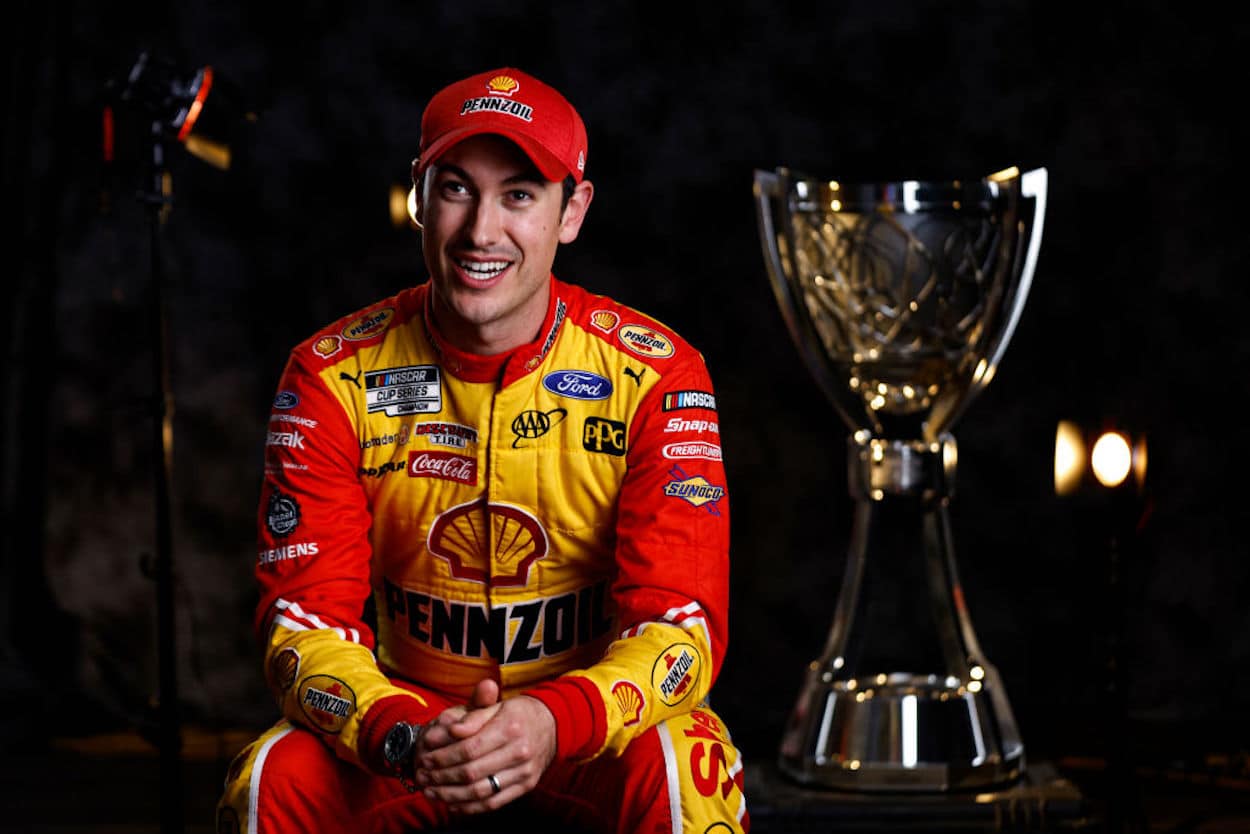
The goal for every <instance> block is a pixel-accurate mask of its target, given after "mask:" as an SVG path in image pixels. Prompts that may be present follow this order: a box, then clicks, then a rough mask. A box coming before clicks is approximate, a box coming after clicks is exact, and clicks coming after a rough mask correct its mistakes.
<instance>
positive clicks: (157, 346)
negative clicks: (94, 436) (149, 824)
mask: <svg viewBox="0 0 1250 834" xmlns="http://www.w3.org/2000/svg"><path fill="white" fill-rule="evenodd" d="M150 140H151V166H152V167H151V172H150V174H151V180H150V186H151V189H150V190H149V191H145V192H141V193H140V195H139V199H140V200H142V201H143V202H144V203H145V204H146V206H147V210H148V219H149V228H150V255H151V269H152V276H151V277H152V309H151V314H152V322H151V326H152V333H153V340H154V341H153V367H152V369H153V382H154V389H153V396H152V418H153V428H154V434H153V440H154V441H155V442H154V445H153V453H154V458H153V460H154V461H155V462H156V466H155V469H156V483H155V499H156V563H155V566H154V572H155V574H156V576H155V579H156V601H157V611H156V639H157V662H158V669H159V673H158V675H159V678H158V689H157V692H158V696H157V697H158V701H157V709H158V713H157V715H158V721H159V723H158V734H157V739H158V747H159V749H160V765H161V767H160V792H161V796H160V803H161V831H162V832H165V834H181V832H182V827H183V818H182V808H183V794H182V716H181V710H180V709H179V701H178V651H177V621H176V619H175V617H174V560H173V535H172V524H171V522H170V498H169V484H170V480H171V477H172V474H173V446H174V444H173V436H174V435H173V412H174V398H173V392H172V389H171V388H170V384H169V327H168V322H167V316H166V313H165V298H164V284H165V275H164V268H163V264H162V262H161V229H162V227H163V226H164V224H165V221H166V219H167V218H168V216H169V212H170V210H171V208H172V206H173V194H172V189H171V188H170V187H169V171H168V169H167V168H166V165H165V139H164V126H163V125H162V124H161V123H160V122H153V123H152V129H151V134H150Z"/></svg>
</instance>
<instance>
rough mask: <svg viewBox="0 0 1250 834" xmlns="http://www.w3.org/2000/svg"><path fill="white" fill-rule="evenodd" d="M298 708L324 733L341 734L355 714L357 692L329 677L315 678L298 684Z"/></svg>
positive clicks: (309, 678)
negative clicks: (344, 726) (348, 720)
mask: <svg viewBox="0 0 1250 834" xmlns="http://www.w3.org/2000/svg"><path fill="white" fill-rule="evenodd" d="M298 697H299V708H300V710H302V711H303V713H304V715H305V716H306V717H307V718H308V720H309V721H310V722H311V723H312V725H313V726H314V727H316V728H317V729H318V730H321V732H323V733H331V734H334V733H338V732H340V731H341V730H342V729H343V725H344V724H346V723H347V719H349V718H351V717H352V714H353V713H355V712H356V693H355V692H353V691H352V688H351V687H350V686H348V685H347V684H345V683H343V681H341V680H339V679H338V678H336V677H332V676H330V675H313V676H312V677H308V678H304V680H302V681H300V684H299V692H298Z"/></svg>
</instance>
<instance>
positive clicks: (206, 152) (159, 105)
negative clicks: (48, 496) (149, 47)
mask: <svg viewBox="0 0 1250 834" xmlns="http://www.w3.org/2000/svg"><path fill="white" fill-rule="evenodd" d="M213 85H214V80H213V71H212V68H211V67H203V68H201V69H199V70H196V71H195V72H193V73H183V72H180V71H179V70H178V68H177V67H175V66H174V65H172V64H170V63H169V62H163V61H160V60H156V59H154V58H152V57H151V56H150V55H149V54H148V53H147V52H143V53H141V54H140V55H139V58H138V60H137V61H136V62H135V64H134V66H133V67H132V69H131V70H130V73H129V75H128V77H127V79H126V83H125V86H124V88H123V89H122V91H121V94H120V96H119V101H120V103H121V104H123V105H127V106H130V107H133V108H135V109H137V110H138V112H139V114H140V115H141V116H142V117H144V118H147V119H149V120H150V121H149V129H148V133H147V139H148V143H149V157H148V160H149V171H148V177H149V179H148V187H147V188H145V189H141V190H140V192H139V195H138V196H139V200H140V201H141V202H142V203H143V204H144V205H145V207H146V209H147V215H148V223H149V235H150V244H149V246H150V248H149V252H150V258H151V279H152V300H151V311H150V312H151V327H152V339H153V344H152V353H153V388H154V390H153V396H152V418H153V420H152V422H153V438H152V439H153V455H154V458H153V460H154V463H155V466H154V468H155V485H154V495H155V503H156V558H155V563H154V564H153V565H152V569H151V571H150V575H151V576H152V578H154V579H155V582H156V597H157V663H158V669H159V671H158V694H157V699H158V703H157V707H158V712H157V721H158V727H157V746H158V748H159V751H160V777H159V786H160V824H161V831H162V832H163V834H181V832H182V831H183V823H184V820H183V801H184V796H183V784H182V715H181V709H180V700H179V695H178V651H177V620H176V617H175V605H174V600H175V588H176V584H175V579H176V578H175V573H174V558H173V534H172V530H173V525H172V522H171V509H170V483H171V481H172V476H173V415H174V397H173V392H172V387H171V385H170V374H169V370H170V362H169V326H168V320H167V318H168V317H167V315H166V309H165V274H164V263H163V260H162V252H161V238H162V231H163V227H164V225H165V223H166V222H167V221H168V219H169V215H170V212H171V211H172V208H173V189H172V186H171V176H170V171H169V167H168V160H167V156H166V150H167V148H166V143H167V142H168V141H169V140H170V139H174V140H176V142H177V143H178V144H180V145H182V146H183V147H185V148H186V149H187V151H188V152H190V153H191V154H193V155H195V156H197V157H199V158H200V159H202V160H204V161H205V162H207V163H209V164H210V165H213V166H214V167H217V168H221V169H225V168H228V167H229V165H230V150H229V146H228V145H227V144H226V143H225V142H223V141H221V140H220V139H218V138H215V137H214V136H213V134H212V133H211V132H205V129H204V128H205V126H206V125H207V126H208V128H209V131H212V130H213V122H216V127H217V129H218V130H221V129H222V128H224V127H225V126H227V124H228V122H227V121H226V119H227V118H228V116H226V115H224V114H226V112H227V108H226V107H216V108H215V109H214V110H210V111H207V112H210V113H212V114H213V115H214V116H215V117H217V118H215V119H213V120H205V119H204V118H203V114H204V113H205V112H206V111H205V102H206V101H207V99H208V96H209V93H210V91H211V90H212V89H213ZM230 115H231V116H241V117H246V118H254V116H252V115H251V114H246V116H245V114H243V113H232V114H230Z"/></svg>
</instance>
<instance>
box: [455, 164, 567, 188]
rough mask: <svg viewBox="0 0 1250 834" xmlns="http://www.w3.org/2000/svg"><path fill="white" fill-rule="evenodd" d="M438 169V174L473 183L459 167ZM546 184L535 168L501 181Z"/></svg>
mask: <svg viewBox="0 0 1250 834" xmlns="http://www.w3.org/2000/svg"><path fill="white" fill-rule="evenodd" d="M438 169H439V171H440V172H444V171H445V172H447V173H448V174H451V175H452V176H454V177H459V178H460V179H462V180H468V181H469V182H472V181H473V178H472V177H470V176H469V174H468V172H467V171H465V170H464V169H463V168H461V167H460V166H459V165H452V164H449V163H444V164H440V165H439V166H438ZM546 183H547V178H546V177H544V176H543V175H542V173H540V172H539V170H538V169H537V168H530V169H528V170H524V171H521V173H519V174H513V175H512V176H510V177H508V178H507V179H505V180H504V181H503V184H504V185H545V184H546Z"/></svg>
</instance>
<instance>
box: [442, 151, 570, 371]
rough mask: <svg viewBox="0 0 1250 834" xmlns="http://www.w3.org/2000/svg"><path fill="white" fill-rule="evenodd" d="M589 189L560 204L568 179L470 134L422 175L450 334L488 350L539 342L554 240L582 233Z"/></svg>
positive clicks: (465, 346) (466, 346)
mask: <svg viewBox="0 0 1250 834" xmlns="http://www.w3.org/2000/svg"><path fill="white" fill-rule="evenodd" d="M592 194H593V188H592V187H591V185H590V183H589V182H585V181H584V182H582V183H580V184H579V185H578V187H577V189H575V190H574V193H573V196H572V197H571V198H570V199H569V203H568V205H567V207H565V208H564V209H563V210H562V209H561V205H562V203H563V189H562V186H561V184H560V183H555V182H550V181H548V180H546V179H544V178H543V176H542V175H541V174H540V173H539V172H538V170H537V169H536V168H535V167H534V165H533V163H532V162H530V160H529V158H528V157H527V156H526V155H525V154H524V153H523V152H522V151H521V149H520V148H518V147H517V146H516V145H515V144H513V143H512V142H509V141H508V140H506V139H504V138H502V137H499V136H493V135H482V136H473V137H470V138H468V139H466V140H464V141H463V142H461V143H459V144H458V145H455V146H454V147H452V148H451V149H450V150H448V151H447V152H446V153H445V154H443V156H442V157H440V158H439V159H438V161H437V162H436V163H434V164H433V165H432V166H431V167H430V170H429V171H428V172H427V173H426V175H425V177H424V181H423V183H422V189H421V195H422V199H421V201H420V205H419V207H418V210H419V215H418V216H419V217H420V220H421V222H422V224H423V226H424V230H423V232H422V242H423V244H424V249H425V262H426V267H427V268H428V269H429V271H430V278H431V281H432V283H433V289H434V317H435V320H436V322H437V323H438V327H439V331H440V332H441V333H442V334H443V336H444V337H445V338H446V339H448V340H449V341H450V342H451V343H452V344H453V345H455V346H456V347H458V348H461V349H462V350H468V351H471V352H474V353H483V354H492V353H500V352H503V351H506V350H510V349H512V348H514V347H516V346H518V345H522V344H525V343H526V342H529V341H531V340H533V339H534V337H535V336H536V335H537V334H538V329H539V327H541V326H542V322H543V318H544V317H545V316H546V313H547V300H548V293H549V285H548V280H547V279H548V276H549V275H550V273H551V265H552V262H553V261H554V259H555V254H556V247H557V246H558V245H559V244H560V243H570V242H572V241H573V240H574V239H575V238H576V237H577V233H578V230H579V229H580V228H581V224H582V219H583V218H584V217H585V213H586V208H587V207H588V206H589V204H590V198H591V195H592Z"/></svg>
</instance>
